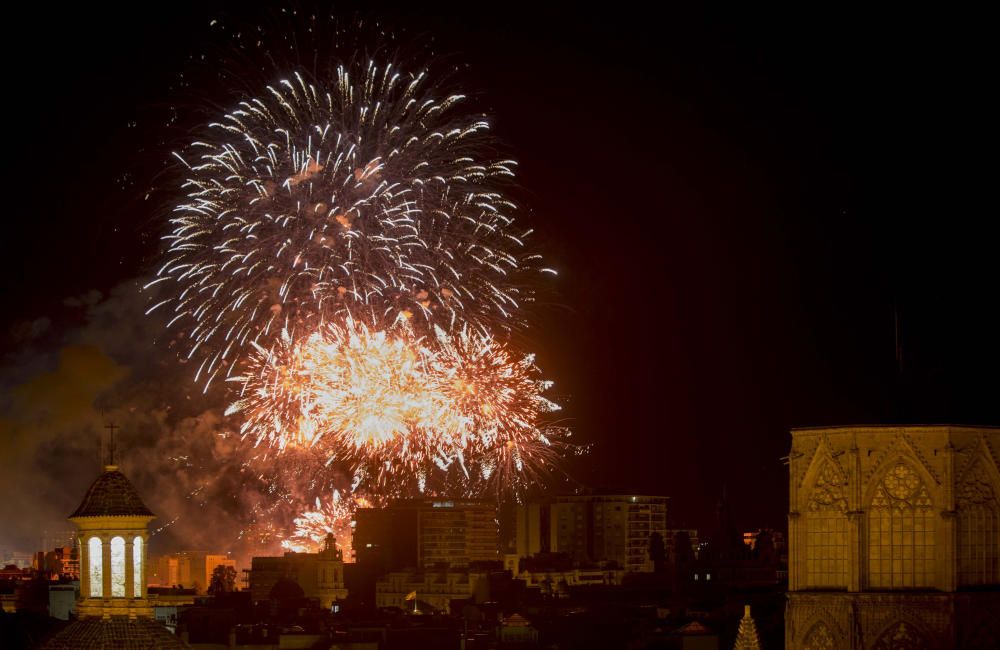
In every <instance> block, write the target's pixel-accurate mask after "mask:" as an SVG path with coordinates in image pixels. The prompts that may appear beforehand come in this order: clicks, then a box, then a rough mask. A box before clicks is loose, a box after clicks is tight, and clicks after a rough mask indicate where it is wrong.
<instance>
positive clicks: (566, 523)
mask: <svg viewBox="0 0 1000 650" xmlns="http://www.w3.org/2000/svg"><path fill="white" fill-rule="evenodd" d="M668 500H669V498H668V497H662V496H642V495H634V494H613V495H570V496H558V497H552V498H551V499H548V500H546V501H544V502H540V503H527V504H523V505H520V506H518V508H517V511H516V513H515V519H516V522H515V528H516V532H515V535H516V537H515V548H516V550H517V553H518V555H520V556H521V557H529V556H531V555H534V554H536V553H565V554H566V555H568V556H570V557H571V558H572V559H573V560H575V561H577V562H600V561H614V562H617V563H618V564H619V566H621V567H622V568H623V569H624V570H626V571H631V572H641V571H652V570H653V566H652V562H651V561H650V558H649V543H650V538H651V537H652V535H653V534H654V533H657V534H659V535H660V536H661V537H662V539H663V542H664V544H668V543H669V541H670V540H669V539H668V536H667V534H668V533H667V502H668Z"/></svg>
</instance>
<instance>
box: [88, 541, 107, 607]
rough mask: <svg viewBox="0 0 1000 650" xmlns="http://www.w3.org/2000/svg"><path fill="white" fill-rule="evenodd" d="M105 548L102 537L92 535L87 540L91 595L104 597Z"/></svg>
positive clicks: (92, 596)
mask: <svg viewBox="0 0 1000 650" xmlns="http://www.w3.org/2000/svg"><path fill="white" fill-rule="evenodd" d="M103 564H104V549H103V548H102V545H101V538H100V537H91V538H90V539H89V540H88V541H87V575H88V577H89V579H90V597H91V598H103V597H104V571H102V570H101V567H102V566H103Z"/></svg>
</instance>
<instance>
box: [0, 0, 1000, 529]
mask: <svg viewBox="0 0 1000 650" xmlns="http://www.w3.org/2000/svg"><path fill="white" fill-rule="evenodd" d="M542 5H543V3H533V4H526V5H516V4H515V5H509V4H506V3H505V4H490V5H487V6H486V9H488V10H489V14H490V15H486V14H485V13H477V12H476V9H477V5H475V4H474V3H465V4H462V5H454V6H451V7H448V6H444V5H437V6H435V5H434V3H430V4H427V3H419V7H420V10H419V15H418V12H416V11H415V10H411V12H410V13H407V12H406V11H402V12H401V11H396V10H390V9H386V10H384V11H383V12H382V13H377V12H376V11H375V10H374V9H372V8H371V7H369V8H367V9H365V14H363V15H365V16H370V17H379V16H383V17H385V18H388V19H389V20H390V21H396V22H397V23H398V24H404V25H407V26H408V28H409V31H410V32H412V33H415V34H420V33H426V34H433V35H435V37H436V38H437V40H438V42H439V44H440V50H441V51H443V52H449V53H453V54H454V55H455V56H456V57H457V58H458V59H460V60H463V61H465V62H467V63H469V64H470V69H469V71H467V72H466V73H465V75H466V76H465V77H464V78H463V81H464V82H465V85H467V86H472V87H473V88H474V89H475V90H476V91H478V92H479V95H480V97H479V98H478V99H477V101H478V102H480V105H481V106H483V107H484V108H485V110H487V111H488V112H489V113H490V114H492V116H493V121H494V124H495V128H496V132H497V133H498V135H499V136H500V137H501V139H502V140H503V141H504V142H505V144H507V145H508V146H509V148H510V149H511V151H512V152H513V153H514V155H515V156H516V157H517V158H518V159H519V160H520V162H521V165H522V167H521V175H520V179H519V180H520V183H521V184H522V186H523V188H524V194H525V197H526V200H525V201H522V202H523V203H525V204H526V206H527V207H528V208H529V213H528V214H525V215H523V218H524V219H525V220H530V221H531V223H532V224H533V225H534V226H535V227H536V228H537V232H538V236H537V241H538V243H539V244H540V245H541V246H542V248H543V250H544V252H545V253H546V255H547V257H548V258H549V260H550V263H551V265H553V266H555V267H557V268H558V269H560V271H561V275H560V277H559V279H558V281H557V282H555V284H554V287H553V292H552V293H551V294H548V295H546V296H544V300H543V305H541V310H540V311H541V315H540V317H539V318H538V319H536V321H535V323H534V327H533V329H532V331H531V338H532V341H533V342H534V345H535V348H536V349H537V350H538V352H539V360H540V363H541V365H542V366H543V368H545V370H546V374H547V376H550V377H552V378H553V379H555V380H556V382H557V384H556V387H557V390H558V393H559V394H560V395H562V396H564V398H565V407H566V408H565V411H566V415H567V416H568V417H569V418H570V419H571V422H570V424H571V425H572V427H573V428H574V430H575V431H576V432H577V436H578V437H579V439H580V441H582V442H592V443H594V445H595V446H594V451H593V452H592V454H591V456H590V458H589V459H588V460H586V461H585V462H584V463H582V464H580V465H578V466H576V467H575V468H574V469H573V472H574V473H575V475H576V476H577V477H578V478H579V479H580V480H581V481H582V482H583V483H585V484H588V485H591V486H603V487H607V488H610V489H617V490H623V491H644V492H650V493H662V494H668V495H671V496H673V497H674V505H675V511H676V515H677V520H676V523H678V524H682V523H691V524H695V525H704V524H705V523H707V519H708V517H706V512H707V510H706V509H707V508H710V507H711V506H712V505H714V502H715V500H716V499H717V498H718V495H719V494H720V492H721V489H722V484H723V483H728V485H729V487H730V489H729V493H730V495H732V501H733V504H732V505H733V508H734V510H735V511H736V512H737V523H738V524H739V525H741V526H751V525H754V526H757V525H771V526H778V527H784V513H785V511H786V509H787V473H786V470H785V469H784V467H783V466H782V463H781V460H780V458H781V457H782V456H784V455H785V454H786V453H787V449H788V447H789V444H790V438H789V435H788V429H789V428H790V427H796V426H810V425H822V424H851V423H875V422H893V421H908V422H934V423H938V422H961V423H973V424H976V423H982V424H998V423H1000V399H998V396H1000V373H998V372H997V363H998V361H1000V344H998V342H997V336H996V334H997V332H1000V310H998V308H997V295H998V293H1000V292H998V291H997V289H996V287H997V284H998V280H1000V273H998V263H997V253H996V250H997V248H996V233H997V230H998V229H997V228H996V225H995V224H996V220H997V209H996V205H995V204H996V199H995V197H992V196H990V197H987V190H988V188H989V187H990V186H989V185H987V184H988V183H992V182H995V181H994V180H993V179H992V178H991V177H989V176H988V172H987V169H988V166H987V165H986V164H985V163H980V162H979V160H978V158H979V157H985V158H988V156H987V155H985V154H986V152H988V151H993V150H994V148H993V147H992V146H990V145H989V144H988V143H989V142H990V141H991V140H992V139H993V136H994V135H995V133H993V132H992V131H991V130H990V129H992V128H993V127H992V126H990V127H987V124H988V122H987V119H986V116H987V115H988V114H989V110H988V104H987V95H988V92H987V88H986V86H988V85H989V84H988V79H990V78H992V76H993V75H991V74H987V71H986V63H985V61H988V60H989V59H990V58H991V57H989V56H987V54H988V52H987V50H988V48H987V45H986V43H987V42H988V39H987V38H986V37H985V34H984V30H985V23H983V22H982V21H975V20H974V17H964V18H959V17H949V16H931V15H917V14H912V13H911V14H907V15H889V14H888V13H887V14H885V15H882V14H873V13H871V11H870V10H868V9H866V10H864V11H862V10H847V9H843V8H838V11H839V13H829V14H815V15H805V14H789V13H786V12H779V11H777V10H775V11H773V12H766V11H764V12H762V11H760V10H759V8H754V9H753V10H752V12H751V10H749V9H748V10H746V11H747V12H748V13H726V14H716V15H711V14H709V13H707V12H684V13H682V12H678V11H674V10H668V11H666V12H665V13H662V14H655V15H654V14H652V13H646V11H647V10H639V9H637V8H633V9H628V8H626V7H624V6H623V5H606V6H605V7H604V8H602V9H600V10H584V9H581V8H579V7H577V8H576V9H573V10H558V9H550V8H545V7H543V6H542ZM234 6H238V5H234ZM139 7H141V3H140V4H135V5H133V6H132V8H130V9H126V10H124V11H122V10H115V11H114V12H112V11H111V10H104V9H93V8H91V7H87V8H76V9H70V10H60V11H59V12H55V11H53V12H51V13H50V12H49V11H48V9H47V8H39V9H37V10H36V11H37V13H36V14H35V15H34V16H33V17H30V18H29V19H26V20H25V22H24V24H23V25H22V26H20V27H14V24H15V23H10V24H8V29H9V30H10V29H16V30H17V31H18V32H19V34H18V36H15V37H14V39H13V40H8V41H7V42H6V43H5V45H4V47H5V49H6V50H7V52H6V57H5V59H6V61H7V65H6V66H5V68H6V71H7V75H8V77H7V80H6V85H7V88H8V91H7V100H6V102H5V104H6V108H7V111H8V116H7V118H6V120H7V124H8V128H7V133H6V134H5V138H4V140H5V142H4V152H5V160H6V164H7V169H8V171H7V174H8V178H9V179H11V181H12V182H11V183H10V184H8V191H7V193H6V219H5V225H6V227H7V234H6V235H5V236H4V237H3V247H4V251H3V252H4V254H3V257H2V264H3V269H2V271H3V277H4V278H5V279H6V280H5V282H6V283H8V286H7V287H6V288H5V300H4V304H5V310H4V312H3V316H4V318H3V326H4V327H6V328H11V327H14V326H15V325H16V324H17V323H19V322H21V321H24V320H31V319H33V318H36V317H39V316H41V315H51V314H54V313H56V312H57V306H58V305H60V304H61V303H62V301H63V300H64V299H65V298H66V297H67V296H72V295H77V294H80V293H83V292H85V291H87V290H89V289H92V288H97V289H99V290H101V291H107V290H108V289H109V288H110V287H112V286H113V285H115V284H117V283H119V282H121V281H122V280H125V279H127V278H131V277H135V276H137V275H138V274H139V273H140V272H142V271H145V270H148V268H149V265H150V264H151V261H150V260H151V259H152V256H153V255H154V254H155V250H156V249H155V246H156V242H155V239H154V236H155V234H156V227H157V226H156V220H157V219H158V218H159V214H160V213H157V212H156V210H155V207H156V206H153V205H151V202H145V201H143V200H142V199H143V196H144V194H145V189H146V188H147V187H148V186H149V185H151V184H153V185H155V184H156V182H157V180H156V179H154V178H152V176H153V174H154V172H155V171H156V170H157V169H159V168H160V167H162V163H163V161H164V159H165V158H166V156H167V154H168V153H169V151H168V150H167V149H164V148H157V146H156V145H155V141H154V138H151V137H150V134H151V133H154V132H155V125H153V126H151V125H150V124H148V123H145V122H143V116H144V115H147V114H152V113H154V112H156V111H162V109H163V108H164V107H167V106H170V105H171V104H172V102H173V101H174V99H175V98H174V97H173V96H172V94H171V93H172V91H171V87H172V84H173V83H174V82H175V80H176V77H177V74H178V71H180V70H183V66H184V59H185V57H186V56H187V55H189V54H191V53H195V52H199V51H201V50H199V48H200V47H201V46H202V40H204V41H205V42H207V40H208V39H209V38H210V37H209V33H210V32H209V30H208V29H207V26H208V21H209V20H210V19H211V18H212V17H214V16H216V15H222V14H228V15H232V13H233V12H232V11H227V10H225V9H219V10H213V9H207V8H205V7H204V6H202V7H200V8H176V9H175V8H170V9H166V8H164V6H158V7H157V10H158V12H157V13H156V14H148V15H146V14H141V13H140V9H139ZM907 11H914V10H913V9H907ZM977 22H978V25H982V27H980V26H977ZM980 30H982V31H980ZM19 39H20V40H19ZM200 39H202V40H200ZM205 92H206V93H210V91H209V90H206V91H205ZM181 110H182V112H183V107H181ZM132 121H136V122H137V126H136V127H135V128H131V127H130V126H129V124H130V122H132ZM126 174H128V175H127V176H126ZM152 203H155V200H154V201H152ZM894 304H896V305H898V310H899V313H900V314H901V316H902V337H903V338H902V340H903V354H904V363H903V368H904V373H903V375H902V379H900V378H899V376H898V372H897V366H896V362H895V355H894V327H893V311H894ZM51 317H52V318H53V319H54V320H55V323H56V326H59V325H60V324H61V323H60V322H59V318H60V317H59V316H57V315H56V316H51ZM13 340H14V339H9V340H8V341H7V343H6V346H7V347H8V348H12V347H14V346H15V343H13V342H12V341H13ZM8 352H9V353H10V352H12V350H8Z"/></svg>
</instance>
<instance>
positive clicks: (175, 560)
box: [149, 551, 236, 594]
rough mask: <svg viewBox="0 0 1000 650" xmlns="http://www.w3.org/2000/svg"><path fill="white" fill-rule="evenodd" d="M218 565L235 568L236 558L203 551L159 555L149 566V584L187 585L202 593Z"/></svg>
mask: <svg viewBox="0 0 1000 650" xmlns="http://www.w3.org/2000/svg"><path fill="white" fill-rule="evenodd" d="M219 566H231V567H233V569H236V560H233V559H232V558H230V557H229V556H228V555H221V554H212V553H205V552H203V551H182V552H179V553H170V554H169V555H161V556H160V557H158V558H157V559H156V563H155V565H154V566H152V567H151V570H152V573H151V575H150V579H149V584H151V585H158V586H161V587H174V586H181V587H187V588H191V589H194V590H195V591H196V592H197V593H202V594H203V593H205V592H206V590H207V589H208V586H209V585H210V584H211V582H212V572H213V571H215V568H216V567H219Z"/></svg>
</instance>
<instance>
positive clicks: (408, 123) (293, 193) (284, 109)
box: [151, 62, 539, 381]
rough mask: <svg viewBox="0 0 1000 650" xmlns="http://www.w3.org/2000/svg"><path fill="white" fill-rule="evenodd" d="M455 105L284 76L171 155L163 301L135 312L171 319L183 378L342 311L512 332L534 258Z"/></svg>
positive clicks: (356, 83) (379, 70) (383, 87)
mask: <svg viewBox="0 0 1000 650" xmlns="http://www.w3.org/2000/svg"><path fill="white" fill-rule="evenodd" d="M463 99H464V97H463V96H462V95H460V94H457V93H448V92H445V91H443V90H441V89H439V88H436V87H435V86H433V85H431V84H430V83H429V82H428V80H427V75H426V73H424V72H420V73H417V74H408V73H404V72H403V71H400V70H397V69H396V68H395V67H394V66H393V65H391V64H390V65H385V66H377V65H376V64H375V63H373V62H367V63H364V64H362V63H359V62H355V63H351V64H347V65H343V66H341V67H339V68H337V72H336V75H335V78H334V79H332V80H331V81H329V82H325V81H324V80H314V79H310V78H308V77H307V76H306V75H305V74H303V73H296V74H294V75H293V76H291V77H290V78H289V79H285V80H282V81H281V82H280V83H278V84H276V85H274V86H269V87H268V88H267V92H266V93H264V94H263V95H261V96H260V97H254V98H248V99H245V100H244V101H242V102H240V104H239V107H238V108H237V109H236V110H233V111H231V112H230V113H228V114H226V115H224V116H223V117H222V119H220V120H219V121H218V122H215V123H212V124H210V125H209V126H208V128H207V131H206V132H205V133H204V134H203V137H201V138H200V139H198V140H197V141H195V142H192V143H191V145H190V146H189V147H188V148H187V149H186V150H184V151H183V152H181V153H178V154H177V156H178V158H179V159H180V160H181V161H182V162H183V163H184V165H185V166H186V169H187V179H186V181H185V182H184V184H183V188H184V193H185V195H186V196H185V200H184V201H182V202H181V203H180V204H179V205H177V206H176V208H175V214H174V216H173V218H172V219H171V224H172V231H171V233H170V234H169V235H168V236H167V237H166V239H167V241H168V243H169V250H168V252H167V255H166V258H167V259H166V261H165V263H164V264H163V265H162V267H161V268H160V269H159V273H158V276H159V277H158V278H157V279H156V280H155V281H154V282H153V284H156V283H163V282H170V283H173V284H174V285H175V287H176V289H175V290H174V291H169V292H168V294H169V295H168V297H167V298H165V299H164V300H162V301H161V302H158V303H157V304H155V305H154V306H153V307H152V308H151V310H152V309H155V308H158V307H163V308H167V309H170V310H172V312H173V315H172V318H171V324H176V325H177V326H180V327H183V328H184V329H185V331H186V333H187V335H188V338H189V340H190V346H189V350H188V354H189V356H194V355H195V354H196V353H197V354H200V355H201V356H203V360H202V363H201V364H200V365H199V370H198V373H199V377H202V378H204V379H206V381H211V379H212V378H214V377H215V376H216V375H217V374H218V373H220V372H224V373H226V374H232V368H233V367H234V364H233V358H234V357H238V355H239V354H240V352H241V351H244V350H246V349H247V348H248V347H249V346H250V344H252V343H257V344H259V345H263V346H265V347H269V346H270V345H271V343H272V341H273V339H274V338H276V337H277V336H278V333H279V332H280V331H281V330H282V329H289V330H293V331H296V332H302V333H309V332H312V331H315V330H316V329H318V328H319V327H320V326H321V325H322V324H323V323H326V322H331V321H337V320H338V319H341V320H342V319H344V318H346V317H347V316H348V314H350V315H351V317H353V318H355V319H361V320H363V321H365V322H368V323H369V324H370V325H372V326H373V327H376V328H384V327H387V326H390V325H392V324H393V323H396V322H398V321H400V320H404V321H408V322H409V323H410V327H411V328H413V329H414V330H415V331H417V332H420V333H423V334H426V333H428V332H430V331H431V329H432V328H433V327H435V326H437V327H441V328H443V329H445V330H449V331H451V330H457V329H460V328H462V327H472V328H474V329H477V330H479V331H482V332H489V331H494V330H496V328H497V327H501V328H508V327H511V326H512V325H514V324H518V323H519V322H520V307H521V304H522V303H523V302H524V301H525V300H528V299H530V296H531V291H530V284H531V283H530V274H531V272H533V271H537V270H539V269H538V267H537V262H538V259H539V258H538V257H537V256H534V255H531V254H529V253H528V252H527V251H526V250H525V248H524V238H525V236H527V235H528V232H526V231H524V230H522V229H518V228H517V227H516V225H515V223H514V220H513V218H512V213H513V212H514V209H515V206H514V204H513V203H512V202H511V201H510V200H509V198H508V197H507V188H508V187H509V181H510V179H511V177H513V175H514V168H515V165H516V163H514V162H513V161H510V160H500V159H494V158H492V157H491V152H492V151H493V147H492V145H491V143H490V140H489V135H488V124H487V122H486V121H485V120H484V119H482V118H480V117H478V116H471V115H469V114H468V113H464V112H462V111H460V110H459V107H460V106H461V103H462V100H463ZM199 350H200V352H199Z"/></svg>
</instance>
